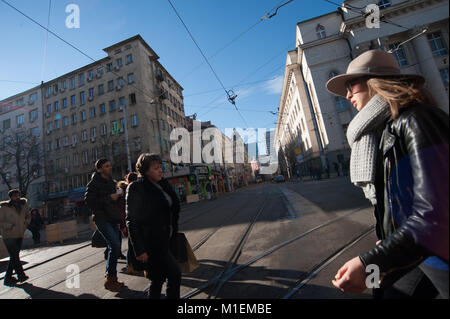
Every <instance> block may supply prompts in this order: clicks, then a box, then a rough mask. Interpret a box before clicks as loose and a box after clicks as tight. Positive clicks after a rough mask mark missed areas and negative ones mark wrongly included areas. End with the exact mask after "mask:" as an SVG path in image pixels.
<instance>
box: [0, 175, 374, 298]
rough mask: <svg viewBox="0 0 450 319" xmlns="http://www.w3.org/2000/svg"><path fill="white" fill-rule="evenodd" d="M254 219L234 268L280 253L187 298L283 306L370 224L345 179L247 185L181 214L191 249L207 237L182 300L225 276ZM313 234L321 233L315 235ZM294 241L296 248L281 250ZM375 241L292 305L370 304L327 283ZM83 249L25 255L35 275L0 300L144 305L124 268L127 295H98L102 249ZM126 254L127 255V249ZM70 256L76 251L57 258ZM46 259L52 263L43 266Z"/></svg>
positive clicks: (349, 253) (140, 282) (326, 272)
mask: <svg viewBox="0 0 450 319" xmlns="http://www.w3.org/2000/svg"><path fill="white" fill-rule="evenodd" d="M257 214H258V218H257V219H256V222H255V223H254V225H253V227H252V228H251V231H250V233H249V234H248V237H247V238H246V241H245V243H244V245H243V248H242V251H241V253H240V254H239V255H238V256H237V259H235V260H234V262H235V263H234V264H232V265H231V266H232V267H237V266H238V265H242V264H246V262H247V261H249V260H250V259H252V258H253V257H255V256H258V255H261V254H264V253H265V252H267V250H268V249H270V248H273V247H275V246H276V245H278V244H281V243H285V245H284V246H282V247H280V248H279V249H276V250H274V251H273V252H272V253H270V254H267V255H266V256H265V257H262V258H260V259H257V260H255V261H254V262H253V263H249V265H248V266H247V267H243V268H242V269H240V271H236V272H232V273H231V275H229V276H227V279H228V280H227V281H226V282H223V285H222V286H221V289H220V290H218V289H217V286H216V285H215V284H212V285H210V286H209V287H208V288H206V289H205V290H204V291H202V292H200V293H199V294H196V295H195V296H193V297H192V298H208V297H210V298H283V297H284V296H286V295H287V294H288V293H289V292H290V289H291V288H292V287H294V286H295V285H296V284H297V283H299V282H300V281H301V280H303V279H305V278H308V275H309V273H310V272H311V270H313V269H314V268H315V267H316V266H318V265H319V264H320V263H321V262H322V261H324V260H326V259H327V258H328V257H330V255H332V254H333V253H334V252H336V251H337V250H338V249H340V248H342V247H343V246H344V245H345V244H346V243H348V242H349V241H351V240H352V239H354V238H356V237H357V236H358V235H360V234H361V233H363V232H364V231H366V230H368V229H369V228H370V227H371V226H372V224H373V223H374V220H373V217H372V211H371V209H370V208H369V206H368V202H367V200H365V199H364V198H363V195H362V192H361V191H360V190H359V189H357V188H356V187H354V186H352V185H351V184H350V183H349V181H348V180H347V179H346V178H335V179H330V180H322V181H310V182H300V183H283V184H270V183H263V184H257V185H251V186H249V187H247V188H244V189H240V190H238V191H236V192H235V193H230V194H226V195H224V196H222V197H220V198H218V199H216V200H213V201H208V202H200V203H195V204H192V205H188V206H185V207H183V209H182V212H181V215H180V230H181V231H183V232H184V233H185V234H186V236H187V238H188V240H189V242H190V243H191V246H193V247H194V246H196V244H197V243H199V242H200V241H202V239H203V240H204V239H205V238H206V236H208V235H209V236H210V237H209V239H208V240H207V241H206V242H205V243H204V244H203V245H201V246H200V247H199V248H198V249H197V250H196V251H195V254H196V256H197V259H198V260H199V262H200V267H199V268H198V269H197V270H195V271H194V272H192V273H189V274H184V275H183V280H182V287H181V294H182V295H185V294H187V293H189V292H190V291H192V290H193V289H195V288H197V287H199V286H201V285H202V284H205V283H207V282H208V281H209V280H210V279H211V278H213V277H214V276H217V275H219V274H220V273H221V272H222V270H223V268H224V267H225V266H226V265H227V264H229V259H230V257H232V255H233V252H234V251H235V248H236V245H237V244H238V242H239V241H240V240H241V237H242V236H243V234H244V232H245V230H247V228H248V226H249V224H250V222H251V221H252V220H253V219H254V218H255V216H256V215H257ZM321 225H322V226H321ZM317 226H321V227H319V228H317V229H315V230H313V229H314V228H315V227H317ZM293 238H296V240H293V241H292V242H290V243H289V244H287V243H286V241H288V240H290V239H293ZM375 241H376V239H375V235H374V234H373V232H372V233H370V234H369V235H368V236H366V237H364V238H363V239H361V240H360V241H358V242H357V243H356V244H355V245H354V246H352V247H351V248H349V249H348V250H346V251H344V252H343V254H342V255H339V256H337V258H336V259H335V260H334V261H332V262H331V263H330V264H328V265H327V266H326V267H325V268H324V269H323V270H322V271H320V272H319V273H318V274H317V275H316V276H314V277H313V278H311V280H310V281H308V282H307V283H306V285H304V286H303V287H302V289H300V290H299V291H297V292H296V293H295V294H293V295H292V296H291V298H369V297H370V295H369V292H368V291H367V292H366V293H364V294H361V295H347V294H344V293H341V292H340V291H339V290H337V289H335V288H334V287H333V286H332V285H331V282H330V281H331V278H332V277H333V276H334V274H335V272H336V270H337V269H338V268H339V267H340V266H341V265H342V264H343V263H344V262H345V261H346V260H348V259H350V258H352V257H354V256H357V255H358V254H359V253H360V252H362V251H364V250H366V249H369V248H370V247H372V246H373V245H374V243H375ZM88 243H89V242H83V241H81V240H80V241H78V242H73V243H72V242H67V243H65V245H63V246H59V247H52V248H48V249H40V250H36V251H34V252H33V253H31V254H30V253H29V254H28V256H25V257H24V258H23V259H24V261H26V262H27V264H26V265H25V268H27V267H33V268H31V269H29V270H27V271H26V272H27V274H28V276H30V280H29V281H28V282H27V283H25V284H22V285H20V286H18V287H14V288H9V287H5V286H3V285H0V298H33V299H39V298H74V297H81V298H106V299H115V298H143V297H144V293H143V292H144V290H145V289H146V288H147V287H148V283H149V282H148V280H146V279H145V278H143V277H142V276H129V275H127V274H124V273H123V270H122V268H123V267H125V264H124V263H123V262H119V265H118V270H119V272H120V271H122V273H119V279H120V280H123V281H124V282H125V283H126V285H127V288H126V289H123V291H121V292H120V293H118V294H117V293H111V292H108V291H106V290H105V289H104V288H103V275H104V271H105V261H104V260H103V249H95V248H92V247H90V246H89V245H86V244H88ZM123 248H124V249H126V242H125V241H124V245H123ZM71 250H75V251H73V252H70V253H67V254H66V255H64V256H62V257H59V258H58V257H57V256H58V255H60V254H61V253H64V252H68V251H71ZM23 254H24V255H26V254H27V252H24V253H23ZM55 257H56V258H55ZM50 258H55V259H54V260H52V261H50V262H45V260H48V259H50ZM43 261H44V263H42V262H43ZM40 263H41V264H40ZM70 264H76V265H77V266H78V267H79V269H80V271H81V273H80V288H68V287H67V285H66V279H67V276H68V275H70V273H68V272H66V267H67V265H70ZM228 274H230V273H228Z"/></svg>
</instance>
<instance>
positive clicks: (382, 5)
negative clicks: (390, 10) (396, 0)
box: [378, 0, 391, 9]
mask: <svg viewBox="0 0 450 319" xmlns="http://www.w3.org/2000/svg"><path fill="white" fill-rule="evenodd" d="M390 6H391V1H389V0H381V1H379V2H378V7H379V8H380V9H384V8H387V7H390Z"/></svg>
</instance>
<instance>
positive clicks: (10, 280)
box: [3, 276, 18, 287]
mask: <svg viewBox="0 0 450 319" xmlns="http://www.w3.org/2000/svg"><path fill="white" fill-rule="evenodd" d="M17 282H18V280H17V279H16V278H14V277H12V276H7V277H6V276H5V279H4V281H3V284H4V285H5V286H8V287H14V286H15V285H16V284H17Z"/></svg>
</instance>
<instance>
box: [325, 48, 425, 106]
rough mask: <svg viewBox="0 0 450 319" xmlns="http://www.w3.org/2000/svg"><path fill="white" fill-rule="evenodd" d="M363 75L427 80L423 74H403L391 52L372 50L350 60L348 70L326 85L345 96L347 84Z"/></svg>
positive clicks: (332, 91) (333, 91) (335, 92)
mask: <svg viewBox="0 0 450 319" xmlns="http://www.w3.org/2000/svg"><path fill="white" fill-rule="evenodd" d="M361 77H398V78H402V79H410V80H413V79H414V80H419V81H421V82H422V83H423V82H425V79H424V77H423V76H421V75H418V74H402V73H401V72H400V67H399V66H398V63H397V60H396V59H395V57H394V56H393V55H392V54H391V53H388V52H385V51H382V50H370V51H367V52H364V53H363V54H361V55H360V56H358V57H357V58H356V59H354V60H353V61H352V62H350V64H349V65H348V68H347V72H346V73H345V74H340V75H337V76H335V77H333V78H331V79H330V80H329V81H328V82H327V84H326V87H327V90H328V91H330V92H331V93H333V94H336V95H340V96H343V97H345V96H346V95H347V87H346V84H347V83H348V82H350V81H352V80H355V79H357V78H361Z"/></svg>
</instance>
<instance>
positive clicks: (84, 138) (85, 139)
mask: <svg viewBox="0 0 450 319" xmlns="http://www.w3.org/2000/svg"><path fill="white" fill-rule="evenodd" d="M81 140H82V141H87V131H86V130H83V131H82V132H81Z"/></svg>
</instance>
